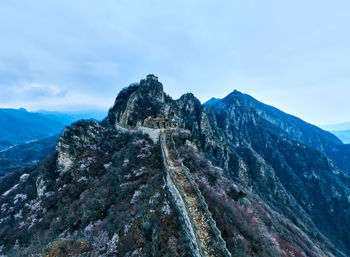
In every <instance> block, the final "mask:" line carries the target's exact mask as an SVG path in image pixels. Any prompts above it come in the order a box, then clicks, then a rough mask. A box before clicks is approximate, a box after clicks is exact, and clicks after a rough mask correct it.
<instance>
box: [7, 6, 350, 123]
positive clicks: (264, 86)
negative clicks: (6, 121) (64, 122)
mask: <svg viewBox="0 0 350 257" xmlns="http://www.w3.org/2000/svg"><path fill="white" fill-rule="evenodd" d="M349 13H350V1H348V0H342V1H338V0H332V1H330V0H328V1H325V0H317V1H316V0H308V1H305V0H303V1H299V0H293V1H289V0H285V1H273V0H242V1H234V0H227V1H220V0H216V1H205V0H180V1H176V0H174V1H165V0H149V1H146V0H144V1H141V0H99V1H96V0H95V1H92V0H60V1H56V0H50V1H47V0H2V1H1V3H0V39H1V40H0V107H25V108H28V109H30V110H36V109H47V110H81V109H94V108H100V109H101V108H108V107H109V106H111V105H112V104H113V102H114V98H115V96H116V95H117V93H118V92H119V90H120V89H121V88H122V87H124V86H127V85H128V84H130V83H131V82H135V81H139V80H140V79H141V78H143V77H145V76H146V75H147V74H148V73H155V74H156V75H158V76H159V78H160V80H161V81H162V82H163V84H164V87H165V90H166V91H167V92H168V93H169V94H170V95H171V96H172V97H173V98H177V97H179V96H180V95H181V94H182V93H185V92H193V93H194V94H195V95H196V96H197V97H198V98H199V99H200V100H201V101H205V100H208V99H209V98H210V97H212V96H214V97H224V96H225V95H227V94H228V93H230V92H231V91H233V90H234V89H238V90H240V91H242V92H245V93H248V94H251V95H252V96H254V97H256V98H257V99H258V100H261V101H263V102H265V103H268V104H270V105H274V106H276V107H278V108H280V109H282V110H284V111H286V112H288V113H291V114H294V115H297V116H299V117H301V118H303V119H305V120H306V121H309V122H312V123H315V124H328V123H338V122H343V121H349V120H350V112H349V110H350V101H349V97H350V73H349V67H350V15H349Z"/></svg>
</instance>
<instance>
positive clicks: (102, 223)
mask: <svg viewBox="0 0 350 257" xmlns="http://www.w3.org/2000/svg"><path fill="white" fill-rule="evenodd" d="M340 146H341V147H343V145H342V143H341V142H338V141H337V139H336V138H334V137H332V135H330V134H329V133H327V132H325V131H322V130H320V129H318V128H317V127H315V126H312V125H310V124H307V123H305V122H303V121H302V120H300V119H297V118H295V117H293V116H290V115H287V114H285V113H283V112H281V111H279V110H277V109H275V108H273V107H270V106H267V105H264V104H262V103H260V102H258V101H256V100H255V99H253V98H252V97H250V96H247V95H244V94H242V93H240V92H234V93H232V94H230V95H229V96H227V97H226V98H224V99H215V101H210V102H209V103H207V104H204V105H202V104H201V103H200V101H199V100H198V99H197V98H196V97H195V96H194V95H193V94H191V93H188V94H184V95H182V96H181V97H180V98H179V99H177V100H173V99H172V98H171V97H170V96H168V95H167V94H166V93H164V91H163V85H162V84H161V83H160V82H159V81H158V78H157V77H156V76H155V75H148V76H147V78H146V79H142V80H141V81H140V83H137V84H132V85H130V86H129V87H126V88H124V89H123V90H122V91H121V92H120V93H119V94H118V96H117V98H116V100H115V103H114V106H113V107H112V108H111V109H110V110H109V113H108V116H107V117H106V118H105V119H104V120H103V121H102V122H96V121H79V122H76V123H74V124H73V125H72V126H71V127H67V128H66V129H65V130H64V131H63V133H62V135H61V137H60V138H59V140H58V142H57V145H56V153H54V154H53V155H51V156H50V157H48V158H47V159H46V160H45V161H43V162H42V163H40V165H38V166H36V167H33V168H29V169H27V170H24V171H22V172H17V173H13V174H9V175H8V176H5V177H4V178H2V179H1V180H0V184H1V187H0V194H1V196H0V206H1V214H0V245H1V247H0V250H1V251H2V254H4V255H7V256H197V257H203V256H227V257H228V256H286V257H291V256H314V257H318V256H344V257H345V256H348V255H349V250H350V235H349V233H348V231H349V229H350V221H349V219H348V218H347V217H348V216H349V210H350V200H349V199H350V178H349V176H348V175H346V173H345V172H344V171H343V170H342V168H339V167H338V165H337V164H336V162H335V161H334V160H335V159H333V160H332V159H331V158H332V157H331V156H330V154H329V153H330V152H332V153H334V151H335V150H334V149H338V150H337V151H340V150H339V149H340V148H337V147H340Z"/></svg>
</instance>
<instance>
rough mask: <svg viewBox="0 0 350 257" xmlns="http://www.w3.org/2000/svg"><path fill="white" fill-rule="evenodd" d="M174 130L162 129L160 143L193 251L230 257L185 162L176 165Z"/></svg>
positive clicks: (195, 253)
mask: <svg viewBox="0 0 350 257" xmlns="http://www.w3.org/2000/svg"><path fill="white" fill-rule="evenodd" d="M172 133H173V130H162V131H161V133H160V145H161V150H162V155H163V162H164V166H165V170H166V173H167V174H166V175H167V180H168V181H167V185H168V187H169V191H170V192H171V194H172V196H173V198H174V202H175V203H176V205H177V208H178V209H179V211H180V213H181V215H182V218H183V221H184V228H185V231H186V232H187V235H188V237H189V239H190V241H191V244H192V247H191V249H192V254H193V255H194V256H200V257H204V256H208V257H211V256H218V257H219V256H220V257H221V256H225V257H229V256H231V254H230V253H229V251H228V250H227V248H226V243H225V241H224V240H223V239H222V237H221V233H220V231H219V230H218V228H217V227H216V224H215V221H214V220H213V218H212V216H211V214H210V212H209V210H208V206H207V204H206V203H205V200H204V198H203V196H202V194H201V192H200V191H199V189H198V186H197V185H196V183H195V182H194V179H193V178H192V176H191V173H190V171H189V169H188V168H187V167H186V166H185V165H184V164H183V163H182V162H180V163H179V162H177V163H176V165H175V160H176V158H178V157H179V156H178V153H177V150H176V148H175V143H174V140H173V137H172Z"/></svg>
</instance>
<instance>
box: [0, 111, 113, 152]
mask: <svg viewBox="0 0 350 257" xmlns="http://www.w3.org/2000/svg"><path fill="white" fill-rule="evenodd" d="M105 115H106V112H103V111H86V112H68V113H62V112H50V111H38V112H28V111H27V110H25V109H23V108H21V109H4V108H3V109H0V151H2V150H5V149H8V148H9V147H12V146H14V145H18V144H24V143H28V142H31V141H34V140H38V139H43V138H45V137H50V136H53V135H57V134H60V133H61V131H62V130H63V128H64V127H65V126H68V125H70V124H71V123H73V122H75V121H77V120H80V119H96V120H101V119H102V118H103V117H104V116H105Z"/></svg>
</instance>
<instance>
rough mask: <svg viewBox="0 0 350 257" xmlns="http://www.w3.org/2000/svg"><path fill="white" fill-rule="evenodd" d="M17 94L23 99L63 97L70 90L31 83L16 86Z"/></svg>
mask: <svg viewBox="0 0 350 257" xmlns="http://www.w3.org/2000/svg"><path fill="white" fill-rule="evenodd" d="M15 91H16V95H17V96H19V97H20V98H22V99H30V100H41V99H45V98H50V99H52V98H63V97H65V96H66V95H67V92H68V90H67V89H62V88H59V87H55V86H49V85H40V84H29V85H24V86H20V87H17V88H15Z"/></svg>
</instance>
